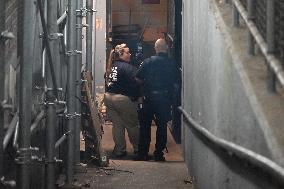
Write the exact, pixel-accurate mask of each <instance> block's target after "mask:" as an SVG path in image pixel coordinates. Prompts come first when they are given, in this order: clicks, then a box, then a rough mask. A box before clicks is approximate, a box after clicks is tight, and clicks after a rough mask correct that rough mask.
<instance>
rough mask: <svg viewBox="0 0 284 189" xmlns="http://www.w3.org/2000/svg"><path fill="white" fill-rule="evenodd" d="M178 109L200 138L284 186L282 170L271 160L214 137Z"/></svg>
mask: <svg viewBox="0 0 284 189" xmlns="http://www.w3.org/2000/svg"><path fill="white" fill-rule="evenodd" d="M178 109H179V111H180V112H181V113H182V114H183V117H184V118H185V120H186V122H187V123H189V124H186V125H187V126H188V127H189V129H191V130H195V131H196V132H197V133H198V134H199V135H200V138H204V139H207V140H208V141H209V142H210V143H211V144H213V145H216V146H217V147H218V148H219V149H220V150H224V151H225V152H227V153H228V154H230V157H234V156H235V157H238V158H239V159H240V160H242V161H244V162H245V163H249V164H250V165H252V166H253V167H257V168H259V169H260V170H262V171H263V172H264V173H266V174H267V175H269V176H270V178H272V181H273V182H278V183H279V184H280V185H281V186H284V169H283V168H282V167H280V166H279V165H277V164H276V163H275V162H273V161H272V160H270V159H268V158H266V157H264V156H262V155H260V154H257V153H255V152H253V151H251V150H249V149H246V148H244V147H242V146H239V145H238V144H235V143H232V142H230V141H227V140H224V139H221V138H219V137H216V136H215V135H213V134H212V133H211V132H209V131H208V130H207V129H205V128H204V127H202V126H201V125H200V124H198V123H197V122H196V121H194V120H193V119H192V118H191V117H190V116H189V115H188V113H187V112H186V111H185V110H184V109H183V108H182V107H178Z"/></svg>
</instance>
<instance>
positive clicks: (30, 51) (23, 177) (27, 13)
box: [17, 1, 36, 189]
mask: <svg viewBox="0 0 284 189" xmlns="http://www.w3.org/2000/svg"><path fill="white" fill-rule="evenodd" d="M21 3H23V4H22V5H23V16H22V19H23V28H18V29H22V30H21V31H22V33H23V43H22V45H23V48H22V49H21V50H22V57H21V58H20V65H21V66H20V94H19V95H20V99H19V149H18V151H19V153H18V162H17V188H18V189H29V188H30V174H29V173H30V172H29V171H30V163H29V161H30V159H31V152H30V146H31V133H30V126H31V116H32V115H31V110H32V103H31V102H32V86H33V83H32V75H33V62H34V48H35V46H34V45H35V40H34V39H35V36H36V34H35V32H34V31H35V23H36V20H35V19H36V16H35V15H36V11H35V10H36V9H35V8H36V7H35V4H34V2H33V1H22V2H21Z"/></svg>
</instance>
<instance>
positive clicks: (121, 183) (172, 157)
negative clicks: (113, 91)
mask: <svg viewBox="0 0 284 189" xmlns="http://www.w3.org/2000/svg"><path fill="white" fill-rule="evenodd" d="M111 128H112V125H111V124H110V123H109V124H106V125H105V126H104V135H103V140H102V144H103V148H104V150H105V151H106V152H107V153H108V154H109V155H110V154H111V152H112V149H113V147H114V143H113V140H112V134H111ZM155 130H156V127H152V133H153V134H152V143H151V147H150V154H152V153H153V151H154V143H155V138H154V136H155ZM126 138H127V156H126V157H125V158H123V159H115V158H112V157H111V156H110V160H109V166H108V167H96V166H91V165H88V167H87V172H86V173H77V174H76V175H75V178H76V180H77V181H78V182H79V183H80V185H82V188H100V189H140V188H141V189H142V188H143V189H144V188H145V189H146V188H147V189H158V188H163V189H175V188H178V189H191V188H193V186H192V184H191V183H190V182H189V181H190V178H189V177H188V173H187V167H186V164H185V162H184V161H183V157H182V154H181V149H180V146H179V145H177V144H176V143H175V142H174V140H173V138H172V136H171V134H170V132H169V131H168V145H167V146H168V153H166V155H165V157H166V162H155V161H153V160H151V161H148V162H145V161H133V160H132V158H133V149H132V147H131V145H130V143H129V140H128V137H126Z"/></svg>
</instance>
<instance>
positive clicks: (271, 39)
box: [266, 0, 276, 93]
mask: <svg viewBox="0 0 284 189" xmlns="http://www.w3.org/2000/svg"><path fill="white" fill-rule="evenodd" d="M266 3H267V4H266V5H267V7H266V10H267V11H266V41H267V53H269V54H273V53H274V52H275V32H274V30H275V0H269V1H266ZM268 91H269V92H271V93H275V92H276V75H275V74H274V72H273V71H272V68H271V67H270V66H269V67H268Z"/></svg>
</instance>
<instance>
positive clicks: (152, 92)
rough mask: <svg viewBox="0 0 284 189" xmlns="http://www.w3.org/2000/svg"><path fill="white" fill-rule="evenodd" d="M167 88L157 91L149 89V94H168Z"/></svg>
mask: <svg viewBox="0 0 284 189" xmlns="http://www.w3.org/2000/svg"><path fill="white" fill-rule="evenodd" d="M168 93H169V91H168V90H157V91H150V92H149V94H168Z"/></svg>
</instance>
